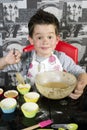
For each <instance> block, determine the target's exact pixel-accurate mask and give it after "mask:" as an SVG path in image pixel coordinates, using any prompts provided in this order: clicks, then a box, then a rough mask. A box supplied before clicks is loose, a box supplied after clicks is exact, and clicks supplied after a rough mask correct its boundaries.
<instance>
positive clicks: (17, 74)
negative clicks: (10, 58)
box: [16, 72, 25, 84]
mask: <svg viewBox="0 0 87 130" xmlns="http://www.w3.org/2000/svg"><path fill="white" fill-rule="evenodd" d="M16 79H17V81H18V82H19V84H25V81H24V78H23V76H22V75H21V73H19V72H17V73H16Z"/></svg>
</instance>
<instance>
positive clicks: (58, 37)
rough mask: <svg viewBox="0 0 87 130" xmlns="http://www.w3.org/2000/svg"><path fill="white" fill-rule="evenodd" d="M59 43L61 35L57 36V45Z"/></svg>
mask: <svg viewBox="0 0 87 130" xmlns="http://www.w3.org/2000/svg"><path fill="white" fill-rule="evenodd" d="M59 41H60V35H58V36H57V42H56V43H57V44H58V42H59Z"/></svg>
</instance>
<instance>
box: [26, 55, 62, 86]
mask: <svg viewBox="0 0 87 130" xmlns="http://www.w3.org/2000/svg"><path fill="white" fill-rule="evenodd" d="M53 70H57V71H63V67H62V65H61V63H60V61H59V59H58V58H57V56H56V55H55V54H53V53H52V55H51V56H50V57H48V58H41V57H38V56H37V55H36V54H35V53H34V54H33V60H32V62H31V63H30V66H29V70H28V75H27V76H28V77H29V79H30V81H31V84H34V82H35V76H36V75H37V74H38V73H42V72H45V71H53Z"/></svg>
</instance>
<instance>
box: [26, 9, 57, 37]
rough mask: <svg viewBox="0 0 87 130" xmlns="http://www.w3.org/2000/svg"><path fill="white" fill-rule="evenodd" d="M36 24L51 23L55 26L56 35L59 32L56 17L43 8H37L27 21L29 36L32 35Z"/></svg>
mask: <svg viewBox="0 0 87 130" xmlns="http://www.w3.org/2000/svg"><path fill="white" fill-rule="evenodd" d="M36 24H39V25H41V24H48V25H49V24H53V25H54V26H55V33H56V35H58V33H59V21H58V19H57V18H56V17H55V16H54V15H53V14H51V13H49V12H46V11H44V10H41V9H39V10H38V11H37V12H36V14H34V15H33V16H32V17H31V19H30V21H29V23H28V30H29V36H30V37H32V36H33V31H34V27H35V25H36Z"/></svg>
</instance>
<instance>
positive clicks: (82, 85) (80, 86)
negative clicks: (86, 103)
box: [69, 73, 87, 99]
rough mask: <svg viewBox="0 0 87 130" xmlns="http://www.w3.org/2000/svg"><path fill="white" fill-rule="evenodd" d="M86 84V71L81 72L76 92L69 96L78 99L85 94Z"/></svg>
mask: <svg viewBox="0 0 87 130" xmlns="http://www.w3.org/2000/svg"><path fill="white" fill-rule="evenodd" d="M86 85H87V74H86V73H84V74H80V75H79V76H78V81H77V85H76V88H75V90H74V92H73V93H71V94H70V95H69V97H71V98H72V99H78V98H79V97H80V96H81V95H82V94H83V92H84V88H85V87H86Z"/></svg>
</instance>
